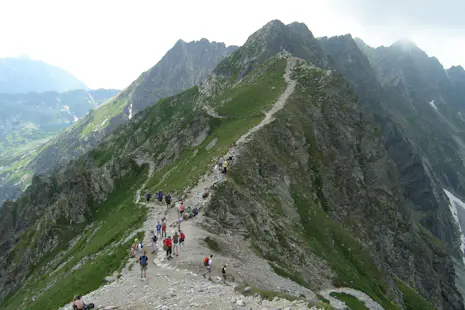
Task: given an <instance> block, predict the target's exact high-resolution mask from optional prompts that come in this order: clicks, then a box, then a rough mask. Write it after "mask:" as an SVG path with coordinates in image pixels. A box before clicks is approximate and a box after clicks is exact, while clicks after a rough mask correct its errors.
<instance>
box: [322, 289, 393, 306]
mask: <svg viewBox="0 0 465 310" xmlns="http://www.w3.org/2000/svg"><path fill="white" fill-rule="evenodd" d="M331 293H344V294H347V295H352V296H354V297H356V298H357V299H358V300H360V301H361V302H363V303H365V306H367V308H368V309H370V310H384V308H383V307H381V305H380V304H378V303H377V302H376V301H374V300H373V299H371V297H370V296H368V295H367V294H365V293H363V292H361V291H357V290H354V289H352V288H348V287H341V288H334V289H328V290H324V291H321V292H320V295H321V296H323V297H324V298H326V299H327V300H329V301H330V303H331V306H333V307H334V308H335V309H346V306H345V304H344V303H343V302H342V301H340V300H339V299H336V298H334V297H332V296H331V295H330V294H331Z"/></svg>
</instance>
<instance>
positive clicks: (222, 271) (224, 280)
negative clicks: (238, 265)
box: [221, 264, 234, 284]
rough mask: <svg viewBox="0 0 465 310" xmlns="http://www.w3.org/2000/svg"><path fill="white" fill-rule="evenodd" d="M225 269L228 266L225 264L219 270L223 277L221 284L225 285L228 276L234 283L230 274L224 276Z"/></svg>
mask: <svg viewBox="0 0 465 310" xmlns="http://www.w3.org/2000/svg"><path fill="white" fill-rule="evenodd" d="M226 267H228V264H225V265H224V266H223V268H221V274H222V275H223V283H224V284H226V278H227V277H228V276H229V277H230V278H232V281H233V282H234V277H233V275H232V274H230V273H228V274H226Z"/></svg>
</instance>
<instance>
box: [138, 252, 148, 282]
mask: <svg viewBox="0 0 465 310" xmlns="http://www.w3.org/2000/svg"><path fill="white" fill-rule="evenodd" d="M148 261H149V258H148V257H147V251H144V254H143V255H141V256H140V257H139V264H140V277H141V278H147V265H148V264H147V262H148Z"/></svg>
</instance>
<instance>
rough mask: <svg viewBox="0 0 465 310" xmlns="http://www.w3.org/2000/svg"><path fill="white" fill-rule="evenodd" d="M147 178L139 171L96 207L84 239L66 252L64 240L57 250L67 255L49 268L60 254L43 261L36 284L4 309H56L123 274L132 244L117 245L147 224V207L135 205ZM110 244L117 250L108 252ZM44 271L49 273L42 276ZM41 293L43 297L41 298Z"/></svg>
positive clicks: (36, 271) (35, 273)
mask: <svg viewBox="0 0 465 310" xmlns="http://www.w3.org/2000/svg"><path fill="white" fill-rule="evenodd" d="M145 176H146V174H145V173H143V171H140V173H137V172H136V173H134V176H133V177H131V178H127V179H125V180H121V181H120V182H118V183H117V186H116V188H115V190H114V192H113V193H112V194H111V195H110V196H109V198H108V199H107V200H106V201H105V202H104V203H103V204H102V205H100V206H96V207H95V209H94V212H93V219H94V225H93V226H92V228H91V229H88V230H86V231H82V233H84V238H82V239H81V240H80V241H78V242H77V243H76V244H75V245H74V246H73V248H71V249H68V250H66V246H67V242H66V241H65V240H66V239H69V237H64V236H62V240H63V243H62V244H63V246H62V248H61V249H58V250H66V252H64V253H65V254H64V255H61V256H60V260H59V261H57V262H56V263H55V264H54V265H53V266H49V267H46V266H47V262H48V261H50V260H51V259H52V258H54V257H57V255H59V252H60V251H55V252H53V253H50V254H51V255H49V256H46V257H44V258H43V259H42V261H41V262H40V264H38V265H37V266H36V268H35V269H34V270H33V271H32V272H31V274H30V275H31V276H32V279H33V281H32V282H27V283H26V284H25V285H24V286H23V287H22V288H21V289H20V290H18V291H17V292H16V293H15V294H14V295H11V296H9V297H8V298H7V299H5V302H4V304H2V309H24V308H27V309H53V308H57V307H59V306H61V305H63V304H65V303H66V302H68V301H70V299H71V298H72V296H73V295H74V294H76V293H79V294H81V295H84V294H86V293H89V292H91V291H93V290H95V289H97V288H98V287H99V286H101V285H102V284H104V278H105V277H106V276H108V275H110V274H111V273H113V272H114V271H115V270H121V268H122V265H123V264H124V263H125V262H126V259H127V257H128V253H129V248H130V245H131V242H132V240H130V241H129V242H128V243H127V244H121V245H116V242H118V241H121V240H122V239H124V238H125V236H126V235H127V234H128V233H129V232H130V231H132V230H134V229H137V228H138V227H140V226H141V225H142V224H143V222H144V221H145V217H146V209H145V207H139V206H137V205H136V204H134V203H133V201H132V200H133V194H134V192H135V190H136V189H137V187H138V186H140V185H141V184H142V182H143V181H144V178H145ZM78 233H79V231H77V232H74V235H77V234H78ZM138 238H141V239H142V238H143V234H139V235H138ZM110 244H115V246H114V247H112V248H108V249H107V247H108V246H109V245H110ZM103 253H105V254H103ZM99 254H100V255H99ZM94 255H98V256H95V258H94V259H92V260H88V261H87V262H86V263H84V264H82V267H81V269H78V270H75V271H73V270H72V268H73V267H74V266H76V265H77V264H78V263H79V262H81V260H82V259H83V258H84V257H88V258H89V257H91V256H94ZM62 263H65V265H64V266H63V267H62V268H61V269H60V271H59V272H57V273H55V274H53V275H50V276H49V273H50V272H51V271H52V270H54V269H55V268H56V267H58V266H59V265H60V264H62ZM41 270H49V271H48V272H46V273H45V274H42V272H41ZM54 281H56V282H54ZM50 284H53V285H52V286H51V287H50V288H49V289H48V290H47V291H43V290H44V289H45V287H47V286H48V285H50ZM40 292H43V293H42V295H40V296H39V294H40ZM34 295H37V296H39V297H38V298H37V300H36V301H35V302H34V303H32V304H28V303H29V302H30V301H31V297H32V296H34ZM24 302H26V304H24Z"/></svg>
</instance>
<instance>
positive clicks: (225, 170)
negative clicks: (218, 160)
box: [223, 160, 228, 174]
mask: <svg viewBox="0 0 465 310" xmlns="http://www.w3.org/2000/svg"><path fill="white" fill-rule="evenodd" d="M227 172H228V161H227V160H225V161H224V162H223V174H226V173H227Z"/></svg>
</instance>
